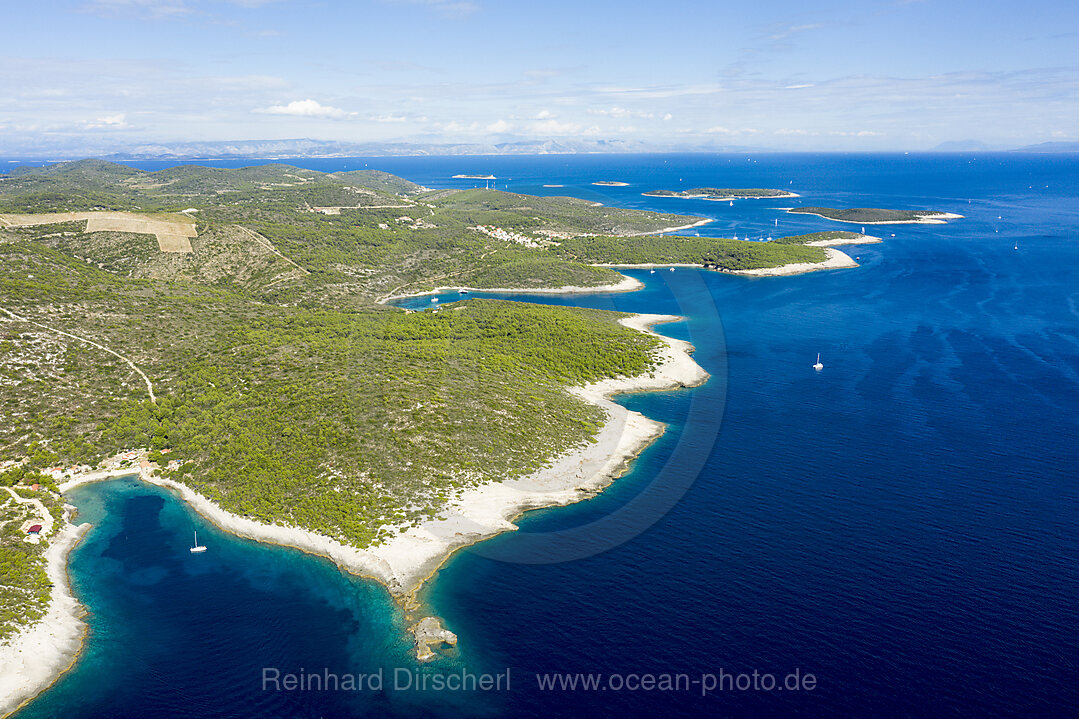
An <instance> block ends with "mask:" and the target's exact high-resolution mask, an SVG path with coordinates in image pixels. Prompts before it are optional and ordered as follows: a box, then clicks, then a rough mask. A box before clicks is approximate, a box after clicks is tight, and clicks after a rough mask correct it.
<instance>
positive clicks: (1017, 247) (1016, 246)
mask: <svg viewBox="0 0 1079 719" xmlns="http://www.w3.org/2000/svg"><path fill="white" fill-rule="evenodd" d="M1015 249H1017V250H1018V249H1019V240H1016V241H1015Z"/></svg>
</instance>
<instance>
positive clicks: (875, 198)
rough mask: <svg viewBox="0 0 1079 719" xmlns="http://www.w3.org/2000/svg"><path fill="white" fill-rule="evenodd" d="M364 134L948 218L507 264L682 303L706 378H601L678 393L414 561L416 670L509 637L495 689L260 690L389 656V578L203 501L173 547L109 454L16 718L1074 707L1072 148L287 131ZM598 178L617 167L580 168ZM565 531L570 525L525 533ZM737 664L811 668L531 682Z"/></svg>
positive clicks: (723, 210)
mask: <svg viewBox="0 0 1079 719" xmlns="http://www.w3.org/2000/svg"><path fill="white" fill-rule="evenodd" d="M365 162H366V163H370V166H372V167H379V168H381V169H386V170H389V171H392V172H397V173H399V174H402V175H404V176H406V177H409V178H410V179H413V180H415V181H418V182H421V183H423V184H426V185H428V186H433V187H445V186H450V187H452V186H462V187H463V186H469V183H468V182H467V181H455V180H451V179H449V178H450V176H451V175H452V174H457V173H478V174H483V173H486V172H492V173H493V174H496V175H498V176H499V177H500V178H502V177H504V178H507V179H506V180H505V181H506V182H508V183H509V186H510V188H511V189H520V190H521V191H539V185H541V184H544V183H558V184H565V185H567V187H566V188H562V189H558V190H544V192H560V193H568V194H575V195H578V196H582V197H591V198H597V199H602V200H603V201H605V202H608V203H611V204H618V205H622V206H632V207H647V208H652V209H660V210H667V209H670V210H673V211H680V212H696V213H699V214H702V215H709V216H712V217H714V218H715V219H716V222H715V223H713V224H712V225H707V226H705V227H702V228H700V230H699V231H701V232H702V234H704V233H711V234H730V230H731V228H738V229H739V233H738V234H739V235H740V236H742V235H744V234H746V232H747V231H748V232H749V233H751V234H767V233H769V231H770V230H771V229H774V228H775V220H777V219H778V220H779V230H781V231H784V232H785V233H786V234H790V233H793V232H795V231H812V230H820V229H829V228H836V227H848V226H846V225H838V224H835V223H830V222H828V221H826V220H823V219H821V218H815V217H795V216H791V215H787V214H785V213H781V212H779V211H778V210H777V208H779V207H785V206H790V205H793V204H796V203H799V202H800V203H803V204H837V205H846V206H879V207H900V208H902V207H911V208H920V207H930V208H933V209H939V210H945V211H951V212H958V213H960V214H963V215H966V219H963V220H958V221H956V222H953V223H950V224H948V225H926V226H913V225H896V226H892V227H884V226H882V227H876V228H873V230H875V231H876V234H882V233H883V234H882V236H883V237H884V239H885V242H884V243H883V244H879V245H870V246H862V247H854V248H850V252H851V254H852V255H855V256H857V257H858V258H859V262H861V263H862V267H861V268H859V269H854V270H841V271H833V272H820V273H813V274H809V275H803V276H798V277H790V278H762V279H749V278H738V277H730V276H725V275H721V274H717V273H708V272H701V271H698V270H683V269H679V270H678V271H676V272H674V273H670V272H666V271H661V272H657V273H655V274H651V273H648V272H640V271H634V272H631V273H630V274H633V275H634V276H636V277H638V278H640V279H641V280H643V281H644V282H646V283H647V287H646V288H645V289H644V290H642V291H640V292H635V293H625V294H617V295H580V296H572V297H552V296H549V295H541V296H536V297H527V296H519V297H517V298H518V299H527V300H531V301H540V302H547V303H560V304H573V305H581V306H591V307H602V308H611V309H620V310H626V311H644V312H665V313H667V312H669V313H674V314H681V315H684V316H686V318H687V319H686V321H685V322H682V323H678V324H672V325H664V326H661V327H660V329H661V331H663V332H665V333H668V334H670V335H672V336H677V337H681V338H686V339H690V340H691V341H692V342H693V343H694V344H695V345H696V347H697V354H696V357H697V359H698V361H699V362H700V364H701V365H702V366H704V367H705V368H706V369H707V370H709V372H711V373H712V374H713V380H712V381H711V382H709V383H708V384H707V385H705V386H703V387H701V388H698V389H692V390H681V391H676V392H667V393H656V394H645V395H634V396H629V397H625V398H623V399H622V400H621V401H623V402H624V403H625V404H626V405H627V406H629V407H631V408H633V409H636V410H639V411H641V412H643V413H645V414H646V415H648V416H650V417H654V418H656V419H659V420H661V421H664V422H666V423H668V425H669V427H668V431H667V433H666V434H665V435H664V436H663V437H662V438H661V439H660V440H659V441H657V442H656V443H655V444H654V445H652V446H651V447H649V448H648V449H647V450H646V451H645V452H644V453H643V454H642V455H641V457H640V458H639V460H638V461H637V462H636V464H635V465H634V467H633V469H632V471H631V472H630V473H629V474H628V475H627V476H626V477H624V478H623V479H621V480H619V481H618V482H616V483H615V484H614V485H613V486H612V487H611V488H610V489H609V490H608V491H606V492H604V493H603V494H602V495H601V496H599V497H597V498H595V499H592V500H590V501H588V502H583V503H580V504H577V505H574V506H571V507H566V508H559V509H552V510H543V511H540V512H535V513H532V514H530V515H528V516H526V517H524V518H523V519H522V520H521V522H520V524H521V531H520V532H518V533H514V534H507V535H502V536H500V537H498V538H495V539H493V540H491V541H489V542H486V543H484V544H481V545H478V546H476V547H474V548H472V549H470V550H468V551H465V552H463V553H461V554H460V555H458V556H457V557H456V558H455V559H454V560H453V561H452V562H451V563H450V564H449V565H448V566H447V567H446V568H444V569H443V570H442V571H441V572H440V573H439V574H438V576H437V578H436V581H434V582H433V583H432V584H431V585H430V588H429V590H428V592H427V594H426V597H425V598H426V599H427V601H428V602H429V603H430V604H431V606H432V607H433V609H434V610H435V611H436V612H437V613H438V614H440V615H441V616H443V617H444V618H445V619H446V623H447V626H448V627H449V628H451V629H452V630H454V631H456V632H457V633H458V634H459V635H460V637H461V642H460V646H459V651H458V652H456V653H454V655H452V656H451V657H449V658H447V659H446V660H443V661H441V662H436V663H435V664H434V665H432V666H431V667H429V668H428V669H427V670H425V671H427V672H428V673H430V674H435V673H439V672H443V673H444V672H452V671H459V670H461V669H465V670H467V671H471V672H490V673H492V674H495V673H499V672H504V671H505V670H506V669H507V667H508V668H510V669H511V675H512V678H513V681H512V687H511V689H510V691H490V692H483V691H476V692H465V693H459V692H440V691H429V692H422V693H417V692H413V691H396V690H394V689H393V688H392V687H390V688H387V687H384V688H383V689H382V690H381V691H365V692H351V693H346V692H321V693H319V692H294V693H286V692H265V691H262V690H261V687H260V686H259V678H260V671H261V667H263V666H279V667H282V668H284V669H287V670H291V671H296V670H298V669H299V668H300V667H304V668H308V669H310V668H317V669H321V668H323V667H329V668H331V670H333V671H337V672H345V671H353V672H357V671H364V672H377V671H378V669H379V668H382V669H383V671H384V672H391V670H394V669H397V668H402V667H403V668H406V669H407V668H409V667H411V666H412V664H411V661H410V660H409V659H408V657H407V650H408V647H407V646H406V645H405V644H404V640H403V638H402V634H401V631H400V629H401V627H400V618H399V616H398V615H397V613H396V611H395V610H394V608H393V606H392V604H391V603H390V602H389V600H388V598H387V596H386V594H385V593H384V592H383V591H382V590H381V589H379V588H378V587H377V586H375V585H372V584H370V583H368V582H364V581H361V580H355V579H352V578H349V577H347V576H344V575H342V574H341V573H340V572H339V571H338V570H336V569H335V568H334V567H333V566H332V565H330V564H329V563H327V562H325V561H323V560H320V559H317V558H313V557H309V556H305V555H302V554H299V553H298V552H293V551H291V550H285V549H281V548H275V547H264V546H259V545H256V544H252V543H250V542H245V541H242V540H237V539H235V538H230V537H227V536H224V535H221V534H220V533H218V532H215V531H213V530H212V529H210V528H208V527H205V525H202V524H199V538H200V540H203V541H204V543H205V544H206V545H207V546H208V547H209V551H208V552H207V553H206V554H205V555H201V556H193V555H190V554H189V553H188V552H187V547H188V546H189V543H190V538H191V530H192V528H193V527H194V526H195V525H196V524H197V523H198V520H197V518H195V517H193V516H192V515H191V514H190V513H189V512H188V510H186V509H185V508H184V507H183V506H182V505H181V504H180V503H178V502H177V501H176V500H174V499H172V498H171V497H169V496H168V495H166V494H163V493H162V492H160V491H159V490H156V489H153V488H146V487H143V486H141V485H137V484H134V483H131V482H112V483H103V484H100V485H95V486H87V487H84V488H80V489H79V490H78V491H77V492H73V493H72V499H73V501H74V502H75V503H76V504H78V506H79V507H80V510H81V511H82V512H83V516H84V517H86V518H89V519H90V521H93V522H94V523H95V529H94V530H93V531H92V532H91V533H90V534H89V535H88V536H87V539H86V540H85V542H84V543H83V545H81V546H80V548H79V549H78V550H76V552H75V553H74V554H73V558H72V575H73V578H74V581H75V590H76V593H77V594H78V596H79V597H80V598H81V599H82V600H83V601H84V603H85V604H86V605H87V606H88V607H89V608H90V609H91V611H92V615H91V618H90V619H91V634H90V636H89V638H88V641H87V650H86V654H85V656H84V658H83V659H82V661H80V663H79V664H78V665H77V667H76V668H75V670H74V671H72V672H71V673H70V674H69V675H67V677H66V678H65V679H63V680H62V681H61V682H60V683H59V684H58V685H57V686H56V687H55V688H54V689H53V690H51V691H50V692H48V693H47V694H45V695H44V696H43V697H42V698H41V699H40V700H39V701H38V702H37V703H35V704H34V705H32V706H31V707H30V708H29V709H27V710H26V711H24V712H23V713H21V714H20V715H19V716H20V719H23V717H51V716H58V715H61V714H63V715H66V716H68V717H71V718H75V717H127V716H132V717H134V716H177V717H187V716H190V717H217V716H220V717H233V716H236V717H240V716H288V717H318V716H326V717H338V716H340V717H349V716H394V715H409V716H415V715H422V716H427V715H446V716H476V715H480V716H512V717H521V716H537V717H540V716H543V717H548V716H580V715H587V714H589V713H592V714H595V715H598V716H607V715H610V714H612V713H621V714H624V715H627V716H638V715H654V714H656V713H660V712H662V713H663V714H665V715H670V716H699V715H701V714H702V713H708V714H717V715H723V716H776V717H790V716H850V717H861V716H940V715H949V714H950V715H956V716H1049V715H1054V716H1055V715H1067V714H1069V713H1074V710H1075V707H1077V706H1079V689H1077V688H1076V684H1075V681H1074V678H1075V673H1076V670H1077V668H1079V650H1077V649H1076V647H1077V646H1079V609H1077V607H1079V538H1077V535H1076V532H1075V527H1076V526H1077V525H1079V486H1077V474H1076V469H1075V468H1076V467H1077V466H1079V443H1077V442H1076V438H1077V437H1079V414H1077V412H1076V409H1077V408H1079V289H1077V288H1079V158H1076V157H1074V156H1071V157H1066V156H1043V157H1039V156H1026V155H1018V154H1009V155H995V156H979V157H968V156H875V157H866V156H834V155H832V156H760V157H755V158H745V157H726V156H724V157H709V156H650V157H649V156H645V157H641V156H638V157H625V156H617V157H592V156H588V157H540V158H504V157H503V158H385V159H378V160H375V159H368V160H362V159H361V160H335V161H332V162H331V161H326V160H324V161H297V164H304V165H305V166H310V167H313V168H314V169H341V168H342V167H343V166H344V165H346V164H351V165H353V166H350V167H349V169H356V166H358V165H362V164H363V163H365ZM334 163H336V164H334ZM140 164H147V163H140ZM148 166H149V165H148ZM509 178H514V179H512V180H511V179H509ZM605 179H610V180H622V181H627V182H630V183H632V184H631V186H630V187H627V188H597V187H595V186H592V185H591V182H593V181H595V180H605ZM679 180H681V181H682V182H683V183H684V186H700V185H721V186H733V187H738V186H748V187H761V186H763V187H769V186H779V187H784V186H788V184H789V183H791V181H793V183H792V184H790V185H789V186H791V187H793V188H794V189H795V190H796V191H798V192H800V193H802V195H803V197H802V198H800V199H798V200H787V201H744V202H736V203H735V206H734V207H729V206H728V205H726V204H722V205H721V204H719V203H707V202H700V201H697V202H694V201H690V200H665V199H658V200H657V199H655V198H644V197H641V195H640V192H643V191H645V190H647V189H659V188H671V189H673V188H676V187H678V186H679V185H678V181H679ZM867 229H869V228H867ZM893 232H894V233H895V235H896V236H895V237H892V236H891V234H892V233H893ZM1016 243H1018V245H1019V250H1018V251H1016V250H1014V249H1013V246H1014V245H1015V244H1016ZM454 298H455V296H454V295H449V296H446V297H445V298H443V299H444V300H452V299H454ZM404 304H408V305H410V306H414V307H427V306H430V300H429V298H419V299H415V300H410V301H408V302H406V303H404ZM817 352H820V353H822V361H823V363H824V365H825V368H824V370H823V371H822V372H820V373H817V372H814V371H813V370H812V368H811V367H810V365H811V364H812V362H813V360H814V359H815V357H816V354H817ZM577 528H584V530H583V531H576V532H575V531H574V530H575V529H577ZM204 531H205V532H206V534H205V535H204V534H203V532H204ZM619 540H622V541H621V543H618V542H619ZM600 550H603V551H600ZM597 552H598V553H597ZM590 553H591V554H590ZM569 555H574V556H579V557H581V558H579V559H576V560H574V561H568V562H556V563H549V562H550V560H552V559H556V558H558V557H563V556H569ZM357 667H359V669H357ZM754 670H756V671H758V672H769V673H775V674H777V675H778V676H780V677H784V676H785V675H786V674H788V673H790V672H793V671H795V670H798V671H799V672H801V673H803V674H804V673H806V672H809V673H812V674H814V677H815V679H816V680H817V684H816V686H815V688H814V689H813V690H801V691H796V692H792V691H784V692H775V691H773V692H765V691H753V690H747V691H738V690H729V691H712V692H710V693H707V695H706V696H701V691H700V687H699V685H697V686H694V687H692V688H691V689H690V690H687V691H666V692H665V691H658V690H656V691H628V690H625V689H624V688H622V689H619V688H616V687H613V686H609V685H608V689H607V690H603V689H597V690H596V691H583V690H578V691H563V690H557V691H542V690H541V689H540V688H539V687H538V685H537V680H536V675H537V673H538V674H546V673H549V672H558V671H563V672H583V673H596V674H602V675H603V677H604V678H605V680H606V679H607V678H609V677H610V675H611V674H612V673H619V674H621V675H625V674H633V673H636V674H641V673H653V674H661V673H664V672H671V673H683V674H685V675H686V676H687V677H696V678H698V679H699V678H701V677H702V675H705V674H719V673H720V672H728V673H749V672H752V671H754ZM387 684H389V682H387Z"/></svg>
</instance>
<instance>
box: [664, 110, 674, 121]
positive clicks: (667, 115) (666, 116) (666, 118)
mask: <svg viewBox="0 0 1079 719" xmlns="http://www.w3.org/2000/svg"><path fill="white" fill-rule="evenodd" d="M663 119H664V120H671V119H674V115H672V114H671V113H669V112H668V113H667V114H666V115H664V116H663Z"/></svg>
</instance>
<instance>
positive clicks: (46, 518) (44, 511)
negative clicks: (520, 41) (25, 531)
mask: <svg viewBox="0 0 1079 719" xmlns="http://www.w3.org/2000/svg"><path fill="white" fill-rule="evenodd" d="M4 489H6V490H7V491H8V493H9V494H10V495H11V498H12V499H14V500H15V501H16V502H18V503H19V504H32V505H34V508H35V509H37V513H38V516H40V517H41V536H43V537H47V536H49V535H50V534H52V512H50V511H49V510H48V508H47V507H46V506H45V505H44V504H42V503H41V500H40V499H25V498H23V497H20V496H19V494H18V493H17V492H16V491H15V490H14V489H12V488H11V487H4Z"/></svg>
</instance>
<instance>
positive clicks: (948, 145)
mask: <svg viewBox="0 0 1079 719" xmlns="http://www.w3.org/2000/svg"><path fill="white" fill-rule="evenodd" d="M992 149H994V148H992V147H990V146H989V145H986V144H985V143H984V142H982V141H981V140H948V141H947V142H942V143H940V144H939V145H937V146H936V147H934V148H933V149H932V150H931V151H930V152H986V151H988V150H992Z"/></svg>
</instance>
